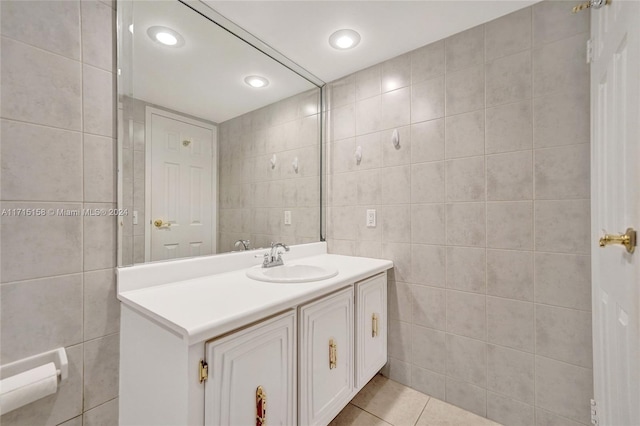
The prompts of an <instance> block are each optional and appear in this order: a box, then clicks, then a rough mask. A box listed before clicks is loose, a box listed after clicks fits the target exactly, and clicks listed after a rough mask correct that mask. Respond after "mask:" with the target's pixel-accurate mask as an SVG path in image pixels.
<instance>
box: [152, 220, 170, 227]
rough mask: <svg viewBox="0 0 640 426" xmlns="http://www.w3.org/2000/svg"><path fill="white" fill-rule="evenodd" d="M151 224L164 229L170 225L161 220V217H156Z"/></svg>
mask: <svg viewBox="0 0 640 426" xmlns="http://www.w3.org/2000/svg"><path fill="white" fill-rule="evenodd" d="M153 224H154V226H155V227H156V228H158V229H166V228H169V227H170V226H171V224H170V223H169V222H163V221H162V219H156V220H154V221H153Z"/></svg>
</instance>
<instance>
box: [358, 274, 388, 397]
mask: <svg viewBox="0 0 640 426" xmlns="http://www.w3.org/2000/svg"><path fill="white" fill-rule="evenodd" d="M355 292H356V339H357V344H356V387H357V388H358V389H360V388H361V387H363V386H364V385H366V384H367V382H368V381H369V380H371V378H372V377H373V376H374V375H375V374H376V373H377V372H378V371H379V370H380V369H381V368H382V367H383V366H384V365H385V364H386V363H387V274H386V272H385V273H383V274H380V275H376V276H375V277H372V278H369V279H367V280H364V281H360V282H358V283H356V285H355Z"/></svg>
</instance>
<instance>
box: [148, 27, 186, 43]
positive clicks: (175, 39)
mask: <svg viewBox="0 0 640 426" xmlns="http://www.w3.org/2000/svg"><path fill="white" fill-rule="evenodd" d="M147 34H148V35H149V37H151V40H153V41H156V42H158V43H161V44H163V45H165V46H170V47H182V46H183V45H184V38H182V36H181V35H180V34H179V33H178V32H177V31H175V30H172V29H171V28H167V27H158V26H156V27H150V28H149V29H148V30H147Z"/></svg>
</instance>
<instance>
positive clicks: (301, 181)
mask: <svg viewBox="0 0 640 426" xmlns="http://www.w3.org/2000/svg"><path fill="white" fill-rule="evenodd" d="M319 103H320V94H319V90H318V89H311V90H309V91H306V92H303V93H301V94H299V95H295V96H292V97H290V98H287V99H283V100H281V101H278V102H275V103H273V104H271V105H267V106H265V107H263V108H260V109H258V110H256V111H251V112H249V113H247V114H244V115H241V116H239V117H236V118H234V119H231V120H228V121H225V122H224V123H221V124H220V126H219V128H218V150H219V160H218V163H219V167H218V177H219V200H218V201H219V206H218V252H219V253H221V252H228V251H232V250H237V248H235V247H234V243H235V241H237V240H240V239H242V240H250V241H251V247H252V248H257V247H269V246H270V244H271V242H276V241H280V242H283V243H285V244H300V243H308V242H314V241H319V239H320V215H319V212H320V209H319V206H320V195H319V194H320V192H319V191H320V169H319V166H318V165H319V163H320V159H319V155H320V145H319V144H320V137H319V134H320V133H319V130H320V123H319V119H318V111H319V109H318V106H319ZM273 155H275V156H276V164H275V166H272V165H271V163H270V160H271V158H272V156H273ZM296 158H297V160H298V170H297V171H296V170H295V169H294V168H293V165H292V163H293V161H294V159H296ZM287 210H288V211H290V212H291V225H285V223H284V212H285V211H287Z"/></svg>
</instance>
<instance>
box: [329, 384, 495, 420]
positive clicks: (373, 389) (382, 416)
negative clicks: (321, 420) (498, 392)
mask: <svg viewBox="0 0 640 426" xmlns="http://www.w3.org/2000/svg"><path fill="white" fill-rule="evenodd" d="M329 426H499V424H498V423H495V422H492V421H491V420H488V419H485V418H484V417H480V416H477V415H475V414H473V413H470V412H468V411H465V410H463V409H461V408H458V407H455V406H453V405H451V404H447V403H446V402H443V401H440V400H438V399H435V398H431V397H430V396H428V395H425V394H423V393H420V392H418V391H416V390H414V389H411V388H408V387H406V386H404V385H401V384H400V383H398V382H394V381H393V380H389V379H387V378H386V377H383V376H380V375H377V376H375V377H374V378H373V379H372V380H371V381H370V382H369V384H367V386H365V387H364V388H363V389H362V390H361V391H360V392H359V393H358V394H357V395H356V396H355V398H353V400H352V401H351V402H350V403H349V405H347V406H346V407H345V408H344V410H342V411H341V412H340V414H338V416H337V417H336V418H335V419H333V421H332V422H331V423H330V424H329Z"/></svg>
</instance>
